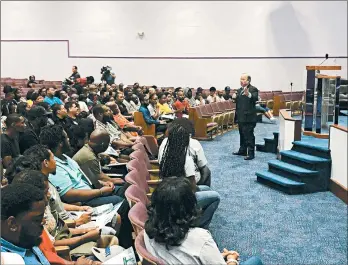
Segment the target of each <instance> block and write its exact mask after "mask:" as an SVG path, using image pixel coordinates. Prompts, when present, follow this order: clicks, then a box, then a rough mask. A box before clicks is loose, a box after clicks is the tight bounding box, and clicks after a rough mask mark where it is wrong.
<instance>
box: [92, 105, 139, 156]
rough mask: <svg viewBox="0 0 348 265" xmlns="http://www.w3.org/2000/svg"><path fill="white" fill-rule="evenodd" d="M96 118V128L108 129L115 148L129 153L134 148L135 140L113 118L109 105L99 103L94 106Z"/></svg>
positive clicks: (126, 153) (123, 152) (122, 152)
mask: <svg viewBox="0 0 348 265" xmlns="http://www.w3.org/2000/svg"><path fill="white" fill-rule="evenodd" d="M93 116H94V119H95V129H99V130H104V131H107V132H108V133H109V135H110V138H111V146H112V147H113V148H114V149H115V150H120V153H121V154H124V155H129V154H130V153H131V152H133V150H132V149H131V147H132V146H133V144H134V142H133V141H132V140H130V139H129V138H128V137H127V136H126V135H125V134H124V133H123V132H122V131H121V130H119V128H118V126H117V124H116V123H115V122H114V120H113V115H112V112H111V110H110V108H109V107H107V106H105V105H101V104H98V105H96V106H95V107H94V108H93Z"/></svg>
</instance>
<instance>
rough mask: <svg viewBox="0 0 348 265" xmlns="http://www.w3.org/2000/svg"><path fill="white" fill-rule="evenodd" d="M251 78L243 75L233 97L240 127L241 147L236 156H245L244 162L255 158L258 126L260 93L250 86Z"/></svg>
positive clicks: (235, 153)
mask: <svg viewBox="0 0 348 265" xmlns="http://www.w3.org/2000/svg"><path fill="white" fill-rule="evenodd" d="M250 81H251V76H250V75H248V74H242V76H241V77H240V85H241V88H239V89H238V90H237V92H236V93H235V94H234V95H233V98H234V99H235V101H236V115H237V123H238V127H239V137H240V147H239V150H238V152H234V153H233V154H234V155H240V156H245V157H244V160H252V159H254V158H255V135H254V128H255V126H256V120H257V116H256V108H255V104H256V101H258V97H259V91H258V89H257V88H256V87H254V86H252V85H250Z"/></svg>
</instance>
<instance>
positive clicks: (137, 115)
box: [134, 111, 156, 136]
mask: <svg viewBox="0 0 348 265" xmlns="http://www.w3.org/2000/svg"><path fill="white" fill-rule="evenodd" d="M134 124H135V125H137V126H141V127H142V128H143V131H144V134H146V135H153V136H156V127H155V125H154V124H147V123H146V122H145V120H144V116H143V114H142V113H141V112H139V111H136V112H134Z"/></svg>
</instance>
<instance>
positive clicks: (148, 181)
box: [146, 179, 162, 185]
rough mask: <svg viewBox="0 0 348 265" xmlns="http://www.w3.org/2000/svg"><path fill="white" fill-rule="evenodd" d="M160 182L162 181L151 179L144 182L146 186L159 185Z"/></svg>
mask: <svg viewBox="0 0 348 265" xmlns="http://www.w3.org/2000/svg"><path fill="white" fill-rule="evenodd" d="M161 181H162V180H161V179H159V180H157V179H156V180H155V179H151V180H147V181H146V182H147V185H158V184H160V183H161Z"/></svg>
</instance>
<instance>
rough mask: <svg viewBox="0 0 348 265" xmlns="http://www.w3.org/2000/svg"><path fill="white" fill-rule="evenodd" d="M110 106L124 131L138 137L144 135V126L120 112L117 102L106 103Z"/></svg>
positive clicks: (116, 120)
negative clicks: (137, 124)
mask: <svg viewBox="0 0 348 265" xmlns="http://www.w3.org/2000/svg"><path fill="white" fill-rule="evenodd" d="M105 105H106V106H108V107H109V108H110V109H111V111H112V114H113V117H114V121H115V122H116V123H117V125H118V126H120V128H121V129H122V130H124V132H127V133H130V134H131V136H133V137H136V136H138V135H143V128H141V127H140V126H136V125H134V123H133V122H130V121H129V120H127V119H126V118H125V117H124V116H123V115H122V114H121V112H120V109H119V108H118V105H117V104H116V103H115V102H108V103H106V104H105Z"/></svg>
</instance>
